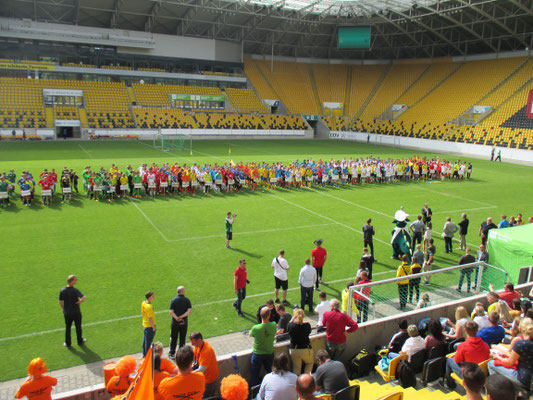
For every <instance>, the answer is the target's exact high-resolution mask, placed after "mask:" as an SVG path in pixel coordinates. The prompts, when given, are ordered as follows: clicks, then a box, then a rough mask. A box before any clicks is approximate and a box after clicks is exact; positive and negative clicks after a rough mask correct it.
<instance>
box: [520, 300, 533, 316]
mask: <svg viewBox="0 0 533 400" xmlns="http://www.w3.org/2000/svg"><path fill="white" fill-rule="evenodd" d="M531 306H532V304H531V302H530V301H529V300H524V299H520V311H521V314H520V316H521V317H526V314H527V312H528V310H530V309H531Z"/></svg>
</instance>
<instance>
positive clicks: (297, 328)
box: [289, 308, 314, 375]
mask: <svg viewBox="0 0 533 400" xmlns="http://www.w3.org/2000/svg"><path fill="white" fill-rule="evenodd" d="M304 317H305V312H304V310H302V309H301V308H297V309H295V310H294V313H293V317H292V320H291V322H290V323H289V336H290V338H291V344H290V346H289V353H290V355H291V358H292V371H293V372H294V373H295V374H296V375H300V374H301V373H302V364H303V366H304V373H306V374H308V373H310V372H311V370H312V369H313V364H314V357H313V349H312V348H311V341H310V340H309V334H310V333H311V324H309V322H304Z"/></svg>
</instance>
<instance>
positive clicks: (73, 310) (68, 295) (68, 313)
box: [59, 275, 87, 347]
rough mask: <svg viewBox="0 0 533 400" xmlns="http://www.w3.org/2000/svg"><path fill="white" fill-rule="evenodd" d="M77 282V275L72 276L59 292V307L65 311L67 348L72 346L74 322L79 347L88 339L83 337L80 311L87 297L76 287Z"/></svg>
mask: <svg viewBox="0 0 533 400" xmlns="http://www.w3.org/2000/svg"><path fill="white" fill-rule="evenodd" d="M76 282H78V278H76V275H70V276H69V277H68V278H67V286H66V287H64V288H63V289H61V291H60V292H59V306H60V307H61V309H62V310H63V315H64V317H65V325H66V330H65V343H63V346H65V347H70V346H72V341H71V338H70V329H71V328H72V323H73V322H74V325H75V326H76V337H77V340H78V345H80V346H83V344H84V343H85V342H86V341H87V339H84V338H83V336H82V330H81V310H80V304H81V303H83V302H84V301H85V296H84V295H83V293H82V292H80V291H79V290H78V289H76V288H75V287H74V285H75V284H76Z"/></svg>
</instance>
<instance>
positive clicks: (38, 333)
mask: <svg viewBox="0 0 533 400" xmlns="http://www.w3.org/2000/svg"><path fill="white" fill-rule="evenodd" d="M390 273H396V271H382V272H377V273H375V274H373V275H374V276H375V275H384V274H390ZM348 279H353V277H348V278H344V279H336V280H334V281H329V282H326V283H327V284H331V283H339V282H343V281H346V280H348ZM299 289H300V287H299V286H297V287H292V288H289V289H288V290H299ZM269 294H272V291H269V292H265V293H256V294H252V295H249V296H246V298H247V299H249V298H252V297H261V296H267V295H269ZM230 301H235V297H232V298H230V299H223V300H217V301H210V302H208V303H202V304H195V305H193V308H194V307H206V306H212V305H214V304H220V303H227V302H230ZM155 313H156V314H166V313H168V310H159V311H156V312H155ZM134 318H140V315H129V316H126V317H120V318H113V319H106V320H103V321H95V322H89V323H87V324H83V327H84V328H87V327H89V326H97V325H104V324H109V323H113V322H118V321H125V320H129V319H134ZM64 331H65V328H56V329H49V330H46V331H40V332H33V333H26V334H24V335H19V336H11V337H5V338H0V342H7V341H9V340H16V339H23V338H27V337H31V336H35V335H45V334H48V333H56V332H64Z"/></svg>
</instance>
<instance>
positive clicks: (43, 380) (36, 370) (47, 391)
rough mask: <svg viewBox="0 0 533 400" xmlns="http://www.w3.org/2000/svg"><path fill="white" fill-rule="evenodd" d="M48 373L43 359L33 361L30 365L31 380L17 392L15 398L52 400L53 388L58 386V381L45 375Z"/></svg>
mask: <svg viewBox="0 0 533 400" xmlns="http://www.w3.org/2000/svg"><path fill="white" fill-rule="evenodd" d="M46 371H47V369H46V364H45V362H44V360H43V359H42V358H35V359H33V360H31V361H30V364H29V365H28V375H29V378H28V379H27V380H26V382H24V383H23V384H22V385H21V386H20V388H19V390H17V393H15V398H16V399H22V398H23V397H24V396H26V397H27V398H28V400H52V386H55V385H57V379H56V378H53V377H51V376H48V375H43V374H44V373H45V372H46Z"/></svg>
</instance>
